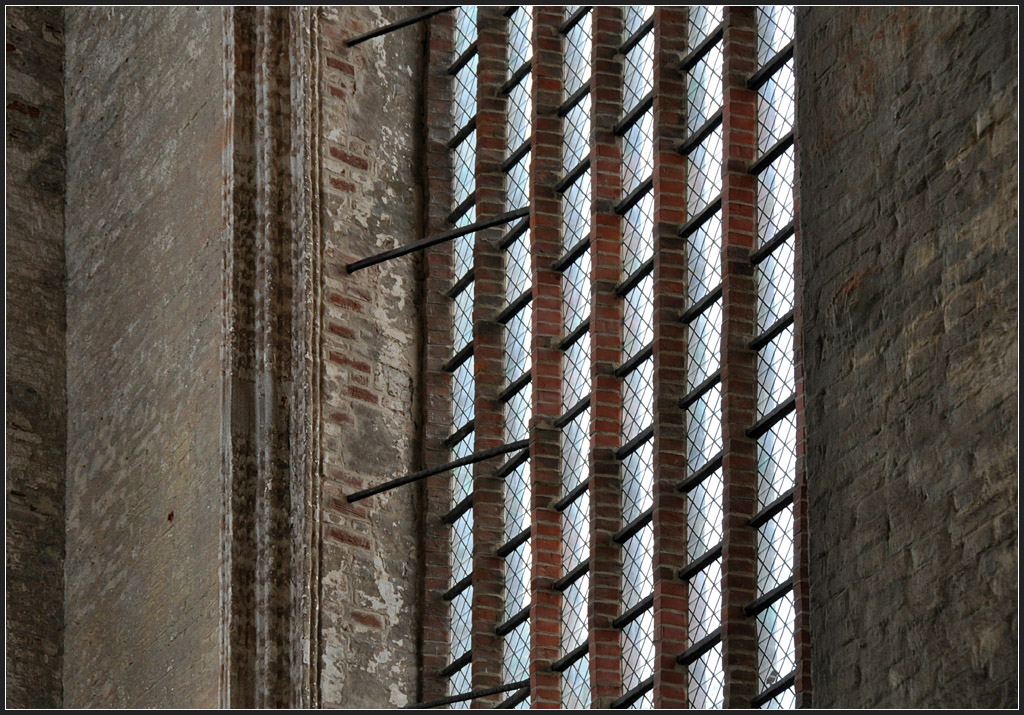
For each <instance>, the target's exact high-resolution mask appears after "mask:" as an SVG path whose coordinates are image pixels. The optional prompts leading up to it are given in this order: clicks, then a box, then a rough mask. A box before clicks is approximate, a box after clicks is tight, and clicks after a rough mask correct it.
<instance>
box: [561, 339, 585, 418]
mask: <svg viewBox="0 0 1024 715" xmlns="http://www.w3.org/2000/svg"><path fill="white" fill-rule="evenodd" d="M589 394H590V333H583V335H581V336H580V339H579V340H577V341H576V342H574V343H573V344H572V345H570V346H569V347H568V348H567V349H566V351H565V352H564V353H562V410H563V412H567V411H568V410H569V408H570V407H573V406H574V405H576V404H577V403H578V402H579V401H580V400H582V399H583V398H584V397H586V396H587V395H589Z"/></svg>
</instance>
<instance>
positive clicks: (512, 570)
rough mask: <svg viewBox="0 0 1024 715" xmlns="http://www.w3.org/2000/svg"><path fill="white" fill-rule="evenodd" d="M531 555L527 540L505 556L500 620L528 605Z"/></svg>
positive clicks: (509, 616) (506, 618)
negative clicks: (503, 593) (503, 591)
mask: <svg viewBox="0 0 1024 715" xmlns="http://www.w3.org/2000/svg"><path fill="white" fill-rule="evenodd" d="M532 557H533V553H532V551H531V549H530V541H529V540H527V541H526V542H524V543H522V544H520V545H519V547H518V548H516V550H515V551H513V552H512V553H511V554H509V555H508V556H506V557H505V617H504V618H503V619H502V620H505V621H507V620H508V619H509V618H511V617H512V616H514V615H516V614H517V613H519V612H520V611H521V610H523V609H524V608H526V607H527V606H529V605H530V562H531V560H532Z"/></svg>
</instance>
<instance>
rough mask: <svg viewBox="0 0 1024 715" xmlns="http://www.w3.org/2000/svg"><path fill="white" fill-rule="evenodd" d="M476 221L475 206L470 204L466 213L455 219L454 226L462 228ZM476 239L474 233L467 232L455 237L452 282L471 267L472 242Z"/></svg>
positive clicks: (457, 279)
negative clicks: (453, 275)
mask: <svg viewBox="0 0 1024 715" xmlns="http://www.w3.org/2000/svg"><path fill="white" fill-rule="evenodd" d="M475 222H476V206H470V207H469V210H468V211H466V213H464V214H462V215H461V216H459V218H458V219H457V220H456V221H455V227H456V228H463V227H465V226H468V225H470V224H471V223H475ZM475 241H476V234H475V233H469V234H466V235H465V236H459V237H458V238H456V239H455V265H454V273H455V279H454V280H453V281H452V283H458V282H459V279H460V278H462V277H463V276H464V275H466V273H467V272H468V271H469V269H470V268H472V267H473V244H474V242H475Z"/></svg>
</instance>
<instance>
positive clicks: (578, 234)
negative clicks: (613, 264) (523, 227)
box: [562, 169, 590, 250]
mask: <svg viewBox="0 0 1024 715" xmlns="http://www.w3.org/2000/svg"><path fill="white" fill-rule="evenodd" d="M589 234H590V169H587V170H586V171H585V172H583V175H582V176H581V177H580V178H579V179H577V180H576V181H574V182H573V184H572V186H570V187H569V188H568V189H566V190H565V193H564V194H562V248H563V249H564V250H568V249H570V248H572V247H573V246H575V245H576V244H577V243H579V241H580V239H582V238H584V237H585V236H587V235H589Z"/></svg>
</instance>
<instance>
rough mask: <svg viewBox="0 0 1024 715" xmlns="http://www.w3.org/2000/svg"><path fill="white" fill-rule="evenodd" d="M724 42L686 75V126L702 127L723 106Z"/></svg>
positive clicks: (710, 51)
mask: <svg viewBox="0 0 1024 715" xmlns="http://www.w3.org/2000/svg"><path fill="white" fill-rule="evenodd" d="M722 96H723V95H722V43H721V42H718V43H716V44H715V46H714V47H712V48H711V49H710V50H708V52H707V54H705V55H704V56H703V57H702V58H701V59H700V61H698V62H697V64H695V65H694V66H693V69H691V70H690V71H689V72H688V73H687V75H686V127H687V129H688V130H689V132H690V133H691V134H692V133H693V132H695V131H697V130H698V129H700V128H701V127H702V126H703V125H704V123H705V122H707V121H708V120H709V119H711V115H713V114H714V113H715V112H717V111H718V110H719V109H721V108H722Z"/></svg>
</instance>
